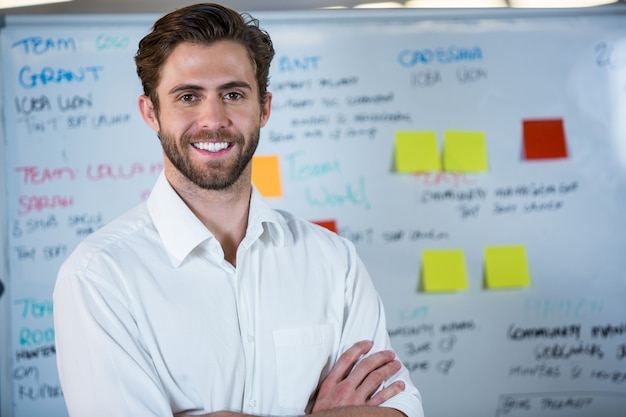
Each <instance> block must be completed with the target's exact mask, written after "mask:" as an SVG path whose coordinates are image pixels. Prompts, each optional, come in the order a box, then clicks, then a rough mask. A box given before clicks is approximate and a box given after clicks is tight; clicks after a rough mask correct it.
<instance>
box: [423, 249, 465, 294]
mask: <svg viewBox="0 0 626 417" xmlns="http://www.w3.org/2000/svg"><path fill="white" fill-rule="evenodd" d="M422 280H423V289H424V291H426V292H438V291H458V290H465V289H467V273H466V271H465V258H464V256H463V251H461V250H425V251H423V252H422Z"/></svg>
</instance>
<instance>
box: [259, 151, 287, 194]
mask: <svg viewBox="0 0 626 417" xmlns="http://www.w3.org/2000/svg"><path fill="white" fill-rule="evenodd" d="M252 182H253V183H254V185H255V186H256V188H257V189H258V190H259V192H260V193H261V195H262V196H264V197H281V196H282V195H283V191H282V186H281V181H280V166H279V158H278V155H263V156H255V157H253V158H252Z"/></svg>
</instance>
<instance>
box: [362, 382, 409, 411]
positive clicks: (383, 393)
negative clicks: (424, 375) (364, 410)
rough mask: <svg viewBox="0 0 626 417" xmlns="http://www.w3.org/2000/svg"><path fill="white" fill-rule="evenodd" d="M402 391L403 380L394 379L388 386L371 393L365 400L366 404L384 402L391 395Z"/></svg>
mask: <svg viewBox="0 0 626 417" xmlns="http://www.w3.org/2000/svg"><path fill="white" fill-rule="evenodd" d="M402 391H404V381H396V382H394V383H393V384H391V385H389V386H388V387H386V388H383V389H382V390H380V391H378V392H377V393H376V394H374V395H372V398H370V399H369V400H368V401H367V405H371V406H377V405H381V404H382V403H384V402H385V401H387V400H388V399H390V398H391V397H393V396H395V395H397V394H399V393H401V392H402Z"/></svg>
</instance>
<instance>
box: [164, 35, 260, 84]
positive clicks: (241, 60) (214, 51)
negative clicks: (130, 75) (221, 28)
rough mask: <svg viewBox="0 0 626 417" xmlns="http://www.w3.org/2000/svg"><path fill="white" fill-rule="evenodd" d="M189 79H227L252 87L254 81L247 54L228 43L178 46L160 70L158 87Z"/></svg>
mask: <svg viewBox="0 0 626 417" xmlns="http://www.w3.org/2000/svg"><path fill="white" fill-rule="evenodd" d="M189 77H191V78H194V79H195V78H214V77H218V78H219V77H222V78H223V77H229V78H231V79H239V80H247V81H249V82H250V83H251V84H255V83H254V82H253V81H254V80H255V79H256V77H255V71H254V64H253V60H252V59H251V58H250V55H249V54H248V51H247V50H246V48H245V47H244V46H243V45H241V44H240V43H238V42H234V41H230V40H223V41H217V42H214V43H212V44H208V45H207V44H198V43H191V42H183V43H181V44H179V45H177V46H176V47H175V48H174V49H173V50H172V52H171V53H170V55H169V57H168V58H167V59H166V60H165V62H164V64H163V67H162V68H161V82H160V84H162V85H163V84H168V83H170V82H180V80H181V79H184V78H189ZM188 81H190V80H188Z"/></svg>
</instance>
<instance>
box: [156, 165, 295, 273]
mask: <svg viewBox="0 0 626 417" xmlns="http://www.w3.org/2000/svg"><path fill="white" fill-rule="evenodd" d="M147 204H148V211H149V213H150V216H151V217H152V221H153V222H154V225H155V227H156V229H157V231H158V233H159V235H160V236H161V240H162V241H163V245H164V246H165V248H166V249H167V251H168V252H169V254H170V256H171V258H172V262H173V263H174V265H175V266H176V267H178V266H180V265H181V264H182V262H183V261H184V260H185V258H186V257H187V256H188V255H189V254H190V253H191V251H193V250H194V249H195V248H196V247H197V246H198V245H199V244H201V243H202V242H204V241H206V240H207V239H215V236H214V235H213V233H211V231H210V230H209V229H207V228H206V226H204V224H202V222H201V221H200V220H199V219H198V218H197V217H196V215H195V214H193V212H192V211H191V210H190V209H189V207H187V205H186V204H185V202H184V201H183V200H182V199H181V198H180V196H179V195H178V194H177V193H176V191H175V190H174V189H173V188H172V186H171V185H170V183H169V182H168V181H167V178H166V177H165V174H164V173H163V172H161V174H160V175H159V178H158V179H157V182H156V184H155V186H154V188H153V189H152V192H151V193H150V197H148V202H147ZM288 231H289V228H288V225H287V222H286V220H285V219H284V218H283V216H281V215H280V214H279V213H278V212H277V211H275V210H273V209H272V208H271V207H270V206H269V205H268V204H267V202H266V201H265V200H264V199H263V197H262V196H261V194H260V193H259V191H258V190H257V189H256V187H254V185H253V186H252V196H251V198H250V210H249V214H248V228H247V230H246V236H245V238H244V240H243V241H242V243H241V244H242V245H244V248H246V247H248V246H250V245H251V244H252V243H254V242H255V241H256V240H257V239H258V238H260V237H261V236H264V235H266V236H268V237H269V239H271V240H272V241H273V242H274V243H275V244H277V245H279V246H284V245H285V243H286V242H287V241H288V240H287V239H289V241H292V240H293V239H292V238H291V234H290V233H288ZM288 236H289V237H288Z"/></svg>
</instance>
